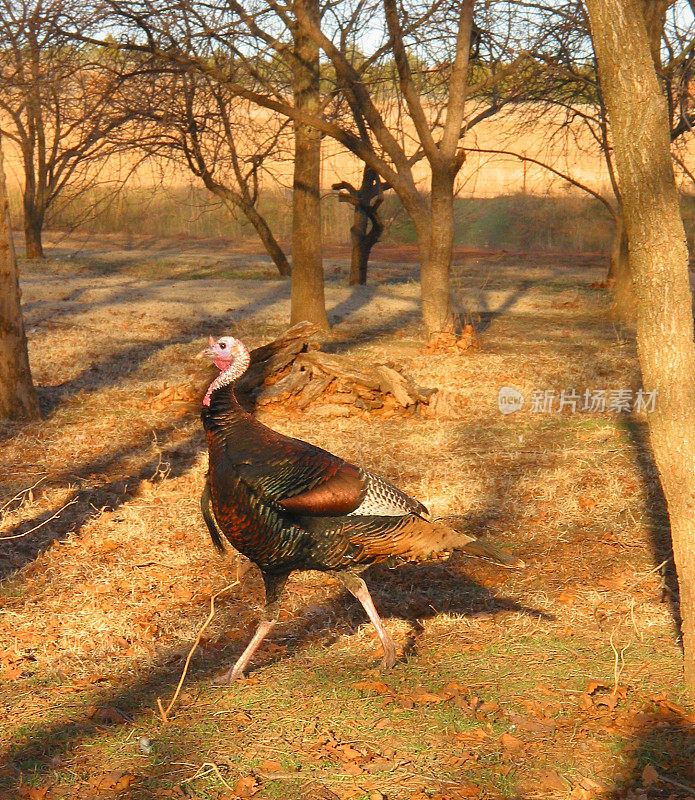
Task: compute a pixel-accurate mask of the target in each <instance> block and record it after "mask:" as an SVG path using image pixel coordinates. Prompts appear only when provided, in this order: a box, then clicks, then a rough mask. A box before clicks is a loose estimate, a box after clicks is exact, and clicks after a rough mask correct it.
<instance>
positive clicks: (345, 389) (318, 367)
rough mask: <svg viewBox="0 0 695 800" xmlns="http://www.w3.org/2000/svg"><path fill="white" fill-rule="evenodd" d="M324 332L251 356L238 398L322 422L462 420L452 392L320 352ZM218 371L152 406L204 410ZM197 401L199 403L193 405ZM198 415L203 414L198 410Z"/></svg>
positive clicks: (303, 330)
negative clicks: (175, 405)
mask: <svg viewBox="0 0 695 800" xmlns="http://www.w3.org/2000/svg"><path fill="white" fill-rule="evenodd" d="M322 335H323V334H322V332H321V331H320V330H319V329H318V328H316V327H315V326H314V325H311V324H310V323H306V322H304V323H300V324H299V325H295V326H293V327H292V328H290V329H289V330H288V331H286V332H285V333H284V334H283V335H282V336H279V337H278V338H277V339H275V340H274V341H272V342H268V343H267V344H264V345H262V346H261V347H257V348H255V349H254V350H252V351H251V364H250V366H249V369H248V370H247V372H246V373H245V374H244V375H243V376H242V377H241V378H240V379H239V380H238V381H237V383H236V385H235V392H236V395H237V398H238V400H239V402H240V403H241V404H242V405H243V406H244V407H245V408H247V409H248V410H250V411H253V410H255V409H256V408H258V407H262V408H264V409H268V410H271V409H274V408H275V409H277V410H280V409H281V408H282V409H292V408H294V409H297V410H299V411H303V410H305V409H307V408H309V407H311V410H312V412H315V413H316V414H317V416H320V417H330V416H336V417H347V416H350V415H352V414H362V415H365V414H376V415H378V416H381V417H384V418H390V417H397V416H412V415H417V416H421V417H423V418H427V419H432V418H456V417H460V416H461V408H460V405H459V402H458V399H457V398H456V397H455V396H454V395H452V394H451V393H449V392H438V390H437V389H431V388H423V387H420V386H417V385H416V384H415V383H414V382H413V381H412V380H411V379H410V378H409V377H408V376H407V375H404V374H403V372H402V371H401V370H399V369H396V368H395V367H394V366H393V365H392V364H374V365H371V364H365V363H364V361H357V360H356V359H354V358H350V357H348V356H343V355H339V354H336V353H326V352H324V351H323V350H321V349H320V340H321V337H322ZM215 374H216V371H215V369H214V368H213V369H212V370H210V371H208V372H206V375H205V378H204V380H201V379H200V375H198V376H197V379H196V380H195V381H194V382H193V383H191V384H190V385H187V386H184V387H172V388H166V389H165V391H164V392H160V393H159V394H157V396H156V397H155V398H154V400H153V401H152V404H150V405H149V406H146V407H150V408H152V409H153V410H161V409H162V408H164V407H166V406H167V405H170V404H171V403H170V398H171V400H172V401H180V402H178V405H183V406H185V407H187V408H189V407H192V406H194V405H195V406H199V403H200V399H202V396H203V394H204V393H205V390H206V388H207V386H208V385H209V383H210V381H211V380H213V378H214V375H215ZM194 398H195V401H196V402H195V403H193V402H191V401H192V400H193V399H194ZM196 410H197V409H196Z"/></svg>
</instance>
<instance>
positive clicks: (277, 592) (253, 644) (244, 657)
mask: <svg viewBox="0 0 695 800" xmlns="http://www.w3.org/2000/svg"><path fill="white" fill-rule="evenodd" d="M288 577H289V575H268V574H266V573H265V572H264V573H263V582H264V583H265V609H264V613H263V617H264V619H263V620H262V622H261V623H260V625H259V626H258V627H257V628H256V632H255V633H254V634H253V637H252V639H251V641H250V642H249V643H248V644H247V645H246V649H245V650H244V652H243V653H242V654H241V655H240V656H239V658H238V659H237V662H236V664H234V666H233V667H231V668H230V669H228V670H227V672H225V673H224V675H222V676H220V677H219V678H217V680H215V683H216V684H217V685H220V686H221V685H224V684H227V683H231V682H232V681H235V680H236V679H237V678H242V677H243V675H244V671H245V670H246V667H247V666H248V663H249V661H251V659H252V658H253V654H254V653H255V652H256V650H258V648H259V647H260V644H261V642H262V641H263V640H264V639H265V637H266V636H267V635H268V634H269V633H270V631H271V630H272V629H273V628H274V627H275V623H276V622H277V621H278V616H279V614H280V600H282V593H283V591H284V589H285V584H286V583H287V578H288Z"/></svg>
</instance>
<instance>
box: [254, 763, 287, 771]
mask: <svg viewBox="0 0 695 800" xmlns="http://www.w3.org/2000/svg"><path fill="white" fill-rule="evenodd" d="M258 769H259V770H260V772H282V764H281V763H280V762H279V761H270V760H268V761H262V762H261V764H260V766H259V767H258Z"/></svg>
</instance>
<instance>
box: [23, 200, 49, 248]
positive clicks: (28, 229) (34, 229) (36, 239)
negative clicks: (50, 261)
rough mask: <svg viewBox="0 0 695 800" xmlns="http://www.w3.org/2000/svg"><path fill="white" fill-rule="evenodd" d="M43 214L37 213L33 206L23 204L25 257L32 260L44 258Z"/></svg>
mask: <svg viewBox="0 0 695 800" xmlns="http://www.w3.org/2000/svg"><path fill="white" fill-rule="evenodd" d="M43 220H44V214H43V213H42V212H38V211H37V210H36V208H35V207H34V206H33V205H30V204H28V203H27V202H26V200H25V202H24V242H25V245H26V257H27V258H34V259H37V258H38V259H42V258H44V253H43V243H42V241H41V235H42V232H43Z"/></svg>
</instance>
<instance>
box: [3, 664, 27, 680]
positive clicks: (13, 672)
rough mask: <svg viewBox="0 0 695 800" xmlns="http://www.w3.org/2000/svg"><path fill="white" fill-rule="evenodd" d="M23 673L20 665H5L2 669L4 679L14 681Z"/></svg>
mask: <svg viewBox="0 0 695 800" xmlns="http://www.w3.org/2000/svg"><path fill="white" fill-rule="evenodd" d="M22 675H24V670H23V669H22V668H21V667H5V669H4V670H3V671H2V677H3V679H4V680H6V681H16V680H17V679H18V678H21V677H22Z"/></svg>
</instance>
